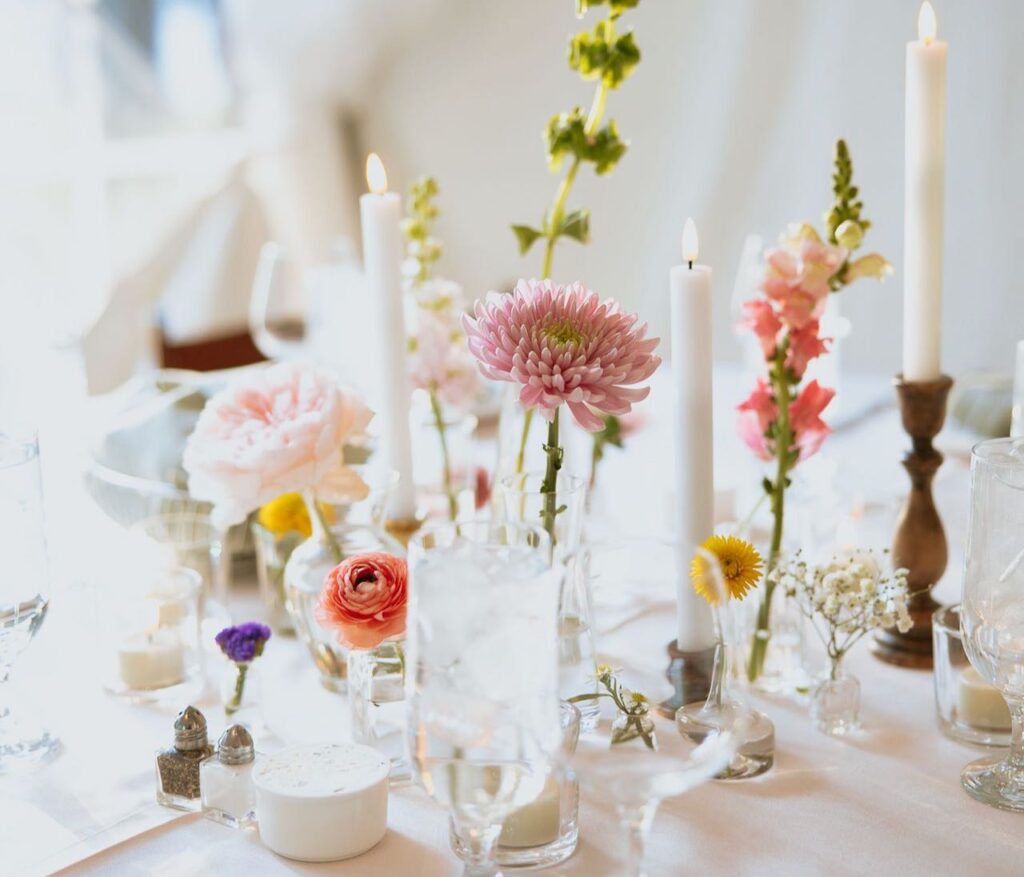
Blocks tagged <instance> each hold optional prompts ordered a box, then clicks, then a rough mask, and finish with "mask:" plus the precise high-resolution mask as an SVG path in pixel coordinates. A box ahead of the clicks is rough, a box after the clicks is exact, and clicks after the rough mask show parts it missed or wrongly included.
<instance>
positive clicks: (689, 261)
mask: <svg viewBox="0 0 1024 877" xmlns="http://www.w3.org/2000/svg"><path fill="white" fill-rule="evenodd" d="M686 264H687V265H688V266H689V269H690V270H691V271H692V270H693V259H687V260H686Z"/></svg>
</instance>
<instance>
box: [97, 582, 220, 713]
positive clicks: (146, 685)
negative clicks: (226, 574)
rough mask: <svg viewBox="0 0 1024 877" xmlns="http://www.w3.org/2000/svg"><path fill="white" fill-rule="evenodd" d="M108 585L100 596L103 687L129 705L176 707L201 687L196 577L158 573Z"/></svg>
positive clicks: (194, 694) (201, 669) (201, 670)
mask: <svg viewBox="0 0 1024 877" xmlns="http://www.w3.org/2000/svg"><path fill="white" fill-rule="evenodd" d="M144 581H145V584H144V585H143V586H142V587H140V586H139V581H138V579H133V580H131V581H130V582H125V583H123V584H120V585H117V584H112V585H110V586H109V587H108V588H106V589H104V592H103V593H102V594H101V595H100V600H99V601H98V602H99V616H100V617H99V623H98V625H97V629H98V630H99V631H100V635H101V638H102V639H101V642H100V649H99V652H100V656H101V660H102V667H101V673H102V679H103V685H104V687H105V688H106V689H107V691H109V692H110V693H111V694H115V695H117V696H119V697H124V698H126V699H128V700H131V701H133V702H135V703H160V704H170V705H180V704H182V703H187V702H188V701H190V700H192V699H193V698H194V697H195V696H196V695H198V694H199V693H200V691H201V690H202V688H203V682H204V680H203V659H202V649H201V647H200V640H199V595H200V592H201V589H202V585H201V580H200V577H199V573H197V572H196V571H195V570H192V569H185V568H184V567H175V568H169V569H163V570H159V571H157V572H155V573H153V574H151V575H150V576H149V577H148V578H146V579H145V580H144Z"/></svg>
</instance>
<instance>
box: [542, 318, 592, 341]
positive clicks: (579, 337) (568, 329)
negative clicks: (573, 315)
mask: <svg viewBox="0 0 1024 877" xmlns="http://www.w3.org/2000/svg"><path fill="white" fill-rule="evenodd" d="M544 340H545V341H553V342H555V343H556V344H562V345H565V344H575V345H576V346H577V347H579V346H581V345H582V344H583V342H584V340H585V339H584V336H583V333H582V332H581V331H580V330H579V329H578V328H576V326H574V325H573V324H572V323H571V322H569V320H556V321H555V322H553V323H552V324H551V325H550V326H548V327H546V328H545V329H544Z"/></svg>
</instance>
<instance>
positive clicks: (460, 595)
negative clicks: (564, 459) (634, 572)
mask: <svg viewBox="0 0 1024 877" xmlns="http://www.w3.org/2000/svg"><path fill="white" fill-rule="evenodd" d="M481 526H483V527H486V525H470V526H467V527H466V530H465V533H463V532H461V528H460V527H459V526H458V525H455V526H453V525H445V526H444V528H443V529H441V530H440V531H439V532H436V533H435V532H432V531H431V530H426V531H424V532H421V533H419V534H417V535H416V536H415V537H414V538H413V540H412V543H411V545H410V589H409V615H408V626H407V634H406V636H407V639H406V643H407V652H406V655H407V665H408V673H407V674H406V700H407V701H408V717H409V718H408V721H409V741H410V749H411V751H412V753H413V759H414V764H415V769H416V773H417V775H418V778H419V781H420V783H421V785H422V786H423V788H424V789H425V790H426V791H427V793H428V794H429V795H430V796H431V797H433V798H434V800H436V801H437V802H438V803H440V804H442V805H443V806H445V807H447V808H448V809H449V811H450V814H451V817H452V819H453V821H454V825H455V830H456V832H457V833H458V835H459V836H460V837H461V838H462V839H463V840H464V842H465V853H464V855H465V859H464V860H465V863H466V870H465V874H467V875H492V874H494V873H495V871H494V869H495V848H496V846H497V842H498V838H499V836H500V835H501V832H502V825H503V823H504V821H505V820H506V819H507V818H508V817H509V816H511V815H512V814H513V813H514V812H515V811H517V810H519V809H521V808H523V807H525V806H527V805H529V804H531V803H533V802H534V801H537V800H538V799H539V798H540V797H541V796H542V795H543V794H544V790H545V787H546V784H547V781H548V777H549V776H550V775H551V774H552V771H553V770H554V766H555V765H556V764H557V763H558V762H559V761H560V760H562V758H563V756H562V755H561V747H562V740H563V736H564V735H563V732H562V729H561V726H560V722H559V701H558V694H557V692H558V646H557V643H558V638H557V621H558V593H559V581H558V579H559V571H558V569H557V568H552V567H551V565H550V563H549V543H548V542H547V538H546V535H545V533H544V532H543V531H542V530H539V529H537V528H524V527H522V526H521V525H519V526H517V525H510V524H506V525H501V526H500V527H498V528H496V529H495V530H494V531H493V532H494V537H493V538H487V537H486V536H485V535H484V532H485V531H484V530H482V529H480V528H481Z"/></svg>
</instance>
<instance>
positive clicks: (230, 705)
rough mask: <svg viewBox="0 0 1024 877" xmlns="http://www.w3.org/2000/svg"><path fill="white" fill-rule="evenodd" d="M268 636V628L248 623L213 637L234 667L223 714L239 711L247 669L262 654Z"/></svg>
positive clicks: (228, 628)
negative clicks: (230, 688)
mask: <svg viewBox="0 0 1024 877" xmlns="http://www.w3.org/2000/svg"><path fill="white" fill-rule="evenodd" d="M270 636H271V632H270V628H269V627H267V626H266V625H265V624H260V623H259V622H256V621H248V622H246V623H245V624H239V625H235V626H232V627H225V628H224V629H223V630H222V631H220V632H219V633H218V634H217V636H216V637H214V639H215V641H216V643H217V645H218V646H220V650H221V651H222V652H223V653H224V656H225V657H226V658H227V659H228V660H229V661H231V663H232V664H234V665H235V682H234V686H233V688H232V691H231V695H230V696H229V697H228V698H226V700H225V702H224V712H225V713H226V714H227V715H228V716H232V715H234V714H235V713H236V712H238V710H239V709H241V707H242V700H243V698H244V697H245V681H246V678H247V677H248V675H249V667H250V665H251V664H252V662H253V661H254V660H256V658H258V657H259V656H260V655H262V654H263V649H264V647H265V646H266V644H267V641H268V640H269V639H270Z"/></svg>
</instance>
